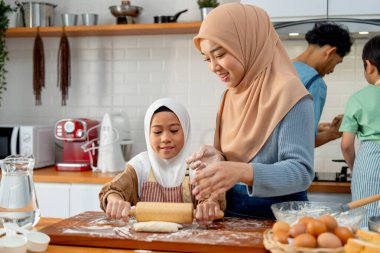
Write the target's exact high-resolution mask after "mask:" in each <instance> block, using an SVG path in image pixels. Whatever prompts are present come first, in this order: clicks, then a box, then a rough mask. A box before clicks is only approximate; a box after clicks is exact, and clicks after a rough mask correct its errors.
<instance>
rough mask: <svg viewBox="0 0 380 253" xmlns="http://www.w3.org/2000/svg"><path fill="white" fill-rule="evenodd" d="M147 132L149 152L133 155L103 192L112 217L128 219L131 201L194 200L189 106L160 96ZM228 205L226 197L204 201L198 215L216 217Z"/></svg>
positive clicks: (147, 116)
mask: <svg viewBox="0 0 380 253" xmlns="http://www.w3.org/2000/svg"><path fill="white" fill-rule="evenodd" d="M144 133H145V140H146V145H147V151H144V152H142V153H140V154H138V155H136V156H135V157H133V158H132V159H131V160H130V161H129V162H128V164H127V167H126V169H125V170H124V172H123V173H121V174H119V175H118V176H116V177H115V178H114V179H113V180H112V181H111V182H110V183H108V184H106V185H105V186H103V188H102V190H101V192H100V200H101V207H102V209H103V210H105V211H106V214H107V215H108V216H109V217H111V218H125V219H128V213H129V210H130V206H131V204H132V205H135V204H136V203H137V202H138V201H144V202H174V203H183V202H190V203H191V202H193V199H192V197H191V194H190V192H191V189H190V188H191V186H190V183H189V174H188V173H189V170H188V169H187V165H186V162H185V159H186V156H187V155H188V153H189V143H190V137H191V127H190V117H189V114H188V112H187V110H186V108H185V107H183V106H182V105H181V104H179V103H177V102H176V101H175V100H173V99H171V98H162V99H158V100H157V101H155V102H153V103H152V104H151V105H150V106H149V108H148V110H147V112H146V114H145V119H144ZM194 203H195V202H194ZM224 206H225V202H224V197H221V198H220V200H218V201H211V200H210V201H203V202H202V204H201V205H198V207H197V218H198V219H199V220H201V221H206V220H212V219H213V218H214V216H215V214H217V213H218V212H219V211H220V208H221V207H222V208H224Z"/></svg>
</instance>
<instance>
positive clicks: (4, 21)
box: [0, 0, 12, 106]
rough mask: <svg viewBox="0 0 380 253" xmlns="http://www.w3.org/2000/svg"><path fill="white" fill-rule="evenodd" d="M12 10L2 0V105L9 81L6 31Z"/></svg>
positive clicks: (0, 70)
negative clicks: (7, 79) (7, 76)
mask: <svg viewBox="0 0 380 253" xmlns="http://www.w3.org/2000/svg"><path fill="white" fill-rule="evenodd" d="M11 11H12V8H11V6H10V5H8V4H6V3H5V2H4V1H3V0H0V106H1V99H2V98H3V93H4V91H6V90H7V86H6V85H7V82H6V79H5V75H6V73H7V70H6V69H5V63H6V61H8V60H9V57H8V49H7V45H6V43H5V32H6V31H7V29H8V25H9V19H8V16H7V13H9V12H11Z"/></svg>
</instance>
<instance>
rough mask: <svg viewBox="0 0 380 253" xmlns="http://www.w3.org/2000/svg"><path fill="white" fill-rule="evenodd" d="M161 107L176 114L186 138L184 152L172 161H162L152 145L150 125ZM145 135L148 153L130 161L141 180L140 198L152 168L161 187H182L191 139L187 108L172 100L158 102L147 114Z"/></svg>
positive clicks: (153, 104) (152, 105)
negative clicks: (143, 185)
mask: <svg viewBox="0 0 380 253" xmlns="http://www.w3.org/2000/svg"><path fill="white" fill-rule="evenodd" d="M161 106H166V107H167V108H169V109H170V110H172V111H173V112H174V113H175V114H176V116H177V117H178V119H179V121H180V123H181V126H182V129H183V133H184V138H185V141H184V146H183V148H182V150H181V151H180V152H179V153H178V154H177V155H176V156H175V157H173V158H171V159H162V158H161V157H159V156H158V155H157V154H156V152H154V151H153V149H152V147H151V145H150V138H149V135H150V124H151V121H152V117H153V114H154V112H155V111H156V110H157V109H158V108H160V107H161ZM144 133H145V141H146V146H147V149H148V151H145V152H142V153H140V154H138V155H137V156H135V157H134V158H132V159H131V160H130V161H129V164H130V165H131V166H132V167H133V168H134V169H135V171H136V174H137V178H138V180H139V184H138V185H139V186H138V188H139V196H140V195H141V186H142V183H143V182H146V181H147V180H148V178H149V173H150V169H151V168H152V170H153V173H154V176H155V178H156V180H157V182H158V183H159V184H160V185H162V186H164V187H175V186H178V185H180V184H181V183H182V181H183V179H184V177H185V174H186V168H187V165H186V157H187V155H188V152H189V144H190V137H191V127H190V117H189V114H188V112H187V110H186V108H185V107H184V106H183V105H181V104H180V103H178V102H177V101H175V100H174V99H172V98H161V99H158V100H156V101H155V102H153V103H152V104H151V105H150V106H149V108H148V110H147V111H146V113H145V119H144Z"/></svg>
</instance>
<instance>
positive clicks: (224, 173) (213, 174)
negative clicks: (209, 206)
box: [191, 162, 253, 200]
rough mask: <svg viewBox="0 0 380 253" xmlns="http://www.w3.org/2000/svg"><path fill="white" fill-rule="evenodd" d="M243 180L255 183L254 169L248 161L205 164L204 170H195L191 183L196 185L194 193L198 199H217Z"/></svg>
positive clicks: (250, 183)
mask: <svg viewBox="0 0 380 253" xmlns="http://www.w3.org/2000/svg"><path fill="white" fill-rule="evenodd" d="M238 182H242V183H245V184H247V185H253V169H252V167H251V165H250V164H248V163H241V162H216V163H211V164H208V165H205V168H204V169H202V170H197V171H196V172H195V177H194V178H193V179H192V180H191V183H192V184H193V185H195V186H196V187H195V188H194V189H193V194H194V195H195V198H196V199H197V200H202V199H207V198H212V199H217V198H218V196H219V195H220V194H224V193H225V192H226V191H228V190H229V189H231V188H232V187H233V186H234V185H235V184H236V183H238Z"/></svg>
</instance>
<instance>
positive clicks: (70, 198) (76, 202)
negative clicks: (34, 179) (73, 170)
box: [34, 183, 102, 218]
mask: <svg viewBox="0 0 380 253" xmlns="http://www.w3.org/2000/svg"><path fill="white" fill-rule="evenodd" d="M34 187H35V189H36V195H37V201H38V204H39V207H40V210H41V216H42V217H53V218H68V217H71V216H73V215H77V214H79V213H82V212H86V211H101V209H100V207H99V199H98V194H99V191H100V189H101V187H102V185H97V184H70V183H68V184H64V183H35V184H34Z"/></svg>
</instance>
